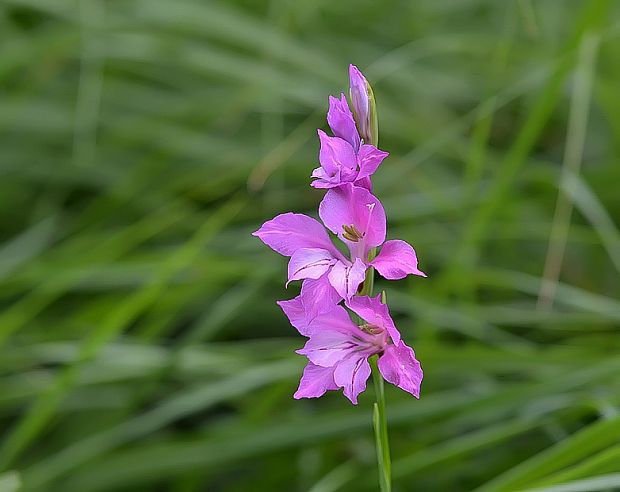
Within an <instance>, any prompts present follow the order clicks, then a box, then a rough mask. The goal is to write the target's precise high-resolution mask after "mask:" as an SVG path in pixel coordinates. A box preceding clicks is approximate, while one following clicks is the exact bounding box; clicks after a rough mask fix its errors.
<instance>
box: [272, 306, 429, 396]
mask: <svg viewBox="0 0 620 492" xmlns="http://www.w3.org/2000/svg"><path fill="white" fill-rule="evenodd" d="M379 298H380V296H377V297H375V298H372V297H353V298H352V299H351V300H350V301H348V302H347V307H349V309H351V310H352V311H353V312H355V313H356V314H357V315H358V316H359V317H360V318H362V319H363V320H364V321H365V323H364V324H362V325H361V326H357V325H356V324H355V323H353V321H351V319H350V317H349V315H348V313H347V311H346V310H345V309H344V308H343V307H342V306H338V305H332V306H331V307H330V308H329V309H328V310H326V311H325V312H323V313H321V314H319V315H318V316H316V317H315V318H314V319H312V320H310V321H308V320H307V319H306V317H305V316H303V314H302V313H301V311H303V309H299V305H298V303H300V302H301V301H299V299H293V300H292V301H281V302H279V303H278V304H279V305H280V307H281V308H282V310H283V311H284V313H285V314H286V315H287V316H288V318H289V320H290V322H291V324H292V325H293V326H295V328H297V329H298V331H299V332H300V333H301V334H302V335H303V336H305V337H308V338H309V340H308V341H307V342H306V345H305V346H304V348H303V349H301V350H298V351H297V353H298V354H301V355H305V356H306V357H307V358H308V361H309V362H308V365H307V366H306V368H305V369H304V373H303V376H302V378H301V381H300V384H299V389H298V390H297V392H296V393H295V395H294V397H295V398H297V399H299V398H317V397H319V396H322V395H323V394H324V393H325V392H326V391H330V390H336V389H338V388H343V392H344V395H345V396H346V397H347V398H348V399H349V400H351V402H352V403H353V404H357V397H358V395H359V394H360V393H361V392H362V391H364V389H366V381H367V380H368V377H369V376H370V364H369V363H368V358H369V357H371V356H373V355H379V356H380V357H379V360H378V366H379V370H380V371H381V374H382V375H383V377H384V378H385V380H386V381H388V382H390V383H392V384H394V385H395V386H398V387H399V388H401V389H403V390H405V391H407V392H409V393H411V394H412V395H414V396H415V397H416V398H419V396H420V384H421V383H422V377H423V373H422V369H421V367H420V363H419V362H418V361H417V359H416V358H415V353H414V352H413V349H412V348H411V347H408V346H407V345H405V344H404V342H403V341H402V340H401V338H400V333H399V332H398V330H397V329H396V326H394V322H393V321H392V318H391V317H390V313H389V310H388V307H387V306H386V305H385V304H382V303H381V301H380V299H379Z"/></svg>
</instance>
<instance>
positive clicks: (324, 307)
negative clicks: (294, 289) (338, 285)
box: [299, 274, 342, 322]
mask: <svg viewBox="0 0 620 492" xmlns="http://www.w3.org/2000/svg"><path fill="white" fill-rule="evenodd" d="M299 297H300V300H301V303H302V307H303V309H304V311H305V313H306V318H307V320H308V322H310V321H312V320H313V319H314V318H316V317H317V316H318V315H319V314H321V313H325V312H329V311H331V310H332V308H333V306H335V305H336V304H338V303H339V302H340V301H341V299H342V296H340V294H338V292H336V289H334V287H332V285H331V284H330V282H329V278H328V275H327V274H325V275H323V276H321V277H320V278H318V279H316V280H315V279H306V280H304V282H303V284H302V285H301V294H300V295H299Z"/></svg>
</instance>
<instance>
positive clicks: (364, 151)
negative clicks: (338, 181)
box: [357, 145, 390, 179]
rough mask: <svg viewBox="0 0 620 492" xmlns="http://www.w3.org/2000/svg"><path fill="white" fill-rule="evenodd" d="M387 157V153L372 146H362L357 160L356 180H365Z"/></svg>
mask: <svg viewBox="0 0 620 492" xmlns="http://www.w3.org/2000/svg"><path fill="white" fill-rule="evenodd" d="M388 155H390V154H389V153H388V152H384V151H382V150H379V149H378V148H377V147H375V146H374V145H362V146H361V147H360V150H359V153H358V154H357V159H358V163H359V173H358V175H357V179H362V178H367V177H369V176H371V175H373V174H374V172H375V171H376V170H377V168H378V167H379V164H381V163H382V162H383V159H385V158H386V157H387V156H388Z"/></svg>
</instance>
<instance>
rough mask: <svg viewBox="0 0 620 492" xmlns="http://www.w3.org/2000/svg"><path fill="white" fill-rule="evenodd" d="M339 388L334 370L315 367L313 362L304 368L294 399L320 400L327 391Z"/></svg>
mask: <svg viewBox="0 0 620 492" xmlns="http://www.w3.org/2000/svg"><path fill="white" fill-rule="evenodd" d="M336 389H338V386H337V385H336V383H335V382H334V368H333V367H321V366H315V365H314V364H313V363H312V362H308V365H307V366H306V367H305V368H304V373H303V376H302V377H301V381H299V388H298V389H297V391H296V392H295V394H294V395H293V398H295V399H297V400H299V399H300V398H318V397H319V396H323V395H324V394H325V392H326V391H330V390H336Z"/></svg>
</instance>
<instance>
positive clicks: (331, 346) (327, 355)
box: [297, 329, 363, 367]
mask: <svg viewBox="0 0 620 492" xmlns="http://www.w3.org/2000/svg"><path fill="white" fill-rule="evenodd" d="M358 331H360V330H359V329H358ZM362 333H363V332H362ZM357 347H358V345H356V344H355V343H354V340H353V338H352V335H351V333H346V332H341V331H336V330H329V329H327V330H324V331H321V330H316V329H315V330H313V332H312V336H311V337H310V339H309V340H308V341H307V342H306V344H305V345H304V347H303V348H302V349H299V350H297V353H298V354H300V355H305V356H306V357H308V360H310V362H312V363H313V364H316V365H317V366H321V367H332V366H335V365H336V364H338V363H339V362H340V361H341V360H343V359H344V358H346V357H347V356H349V355H351V354H355V353H356V348H357Z"/></svg>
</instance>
